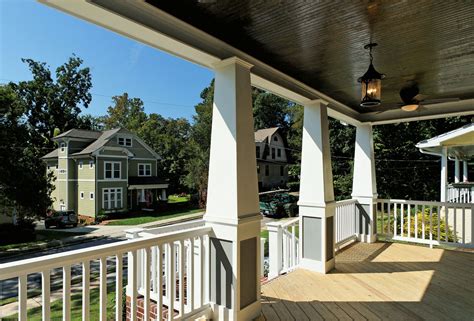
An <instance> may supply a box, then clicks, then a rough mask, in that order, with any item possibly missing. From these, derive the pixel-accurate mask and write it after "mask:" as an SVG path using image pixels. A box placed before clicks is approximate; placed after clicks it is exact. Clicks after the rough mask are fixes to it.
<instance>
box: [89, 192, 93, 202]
mask: <svg viewBox="0 0 474 321" xmlns="http://www.w3.org/2000/svg"><path fill="white" fill-rule="evenodd" d="M89 199H90V200H93V199H94V192H89Z"/></svg>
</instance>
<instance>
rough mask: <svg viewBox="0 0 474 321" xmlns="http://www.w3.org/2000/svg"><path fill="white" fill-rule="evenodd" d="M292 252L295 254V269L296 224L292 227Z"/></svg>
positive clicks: (294, 258)
mask: <svg viewBox="0 0 474 321" xmlns="http://www.w3.org/2000/svg"><path fill="white" fill-rule="evenodd" d="M291 250H292V252H293V253H292V254H293V262H292V264H293V267H295V266H296V234H295V224H293V225H292V226H291Z"/></svg>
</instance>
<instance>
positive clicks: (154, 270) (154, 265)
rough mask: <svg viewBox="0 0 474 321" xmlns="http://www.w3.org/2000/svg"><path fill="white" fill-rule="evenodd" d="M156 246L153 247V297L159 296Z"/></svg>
mask: <svg viewBox="0 0 474 321" xmlns="http://www.w3.org/2000/svg"><path fill="white" fill-rule="evenodd" d="M156 251H157V250H156V246H153V247H152V248H151V292H152V293H153V296H152V299H155V298H156V297H157V296H158V289H157V287H156V283H157V282H158V274H157V273H156V255H157V254H156Z"/></svg>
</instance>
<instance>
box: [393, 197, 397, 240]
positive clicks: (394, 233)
mask: <svg viewBox="0 0 474 321" xmlns="http://www.w3.org/2000/svg"><path fill="white" fill-rule="evenodd" d="M393 219H394V221H393V236H397V221H398V215H397V203H393Z"/></svg>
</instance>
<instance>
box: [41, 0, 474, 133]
mask: <svg viewBox="0 0 474 321" xmlns="http://www.w3.org/2000/svg"><path fill="white" fill-rule="evenodd" d="M40 1H42V2H45V3H47V4H49V5H52V6H55V7H57V8H59V9H61V10H65V11H67V12H69V13H72V14H74V15H77V16H79V17H81V18H83V19H86V20H89V21H92V22H93V23H96V24H99V25H102V26H104V27H106V28H109V29H111V30H114V31H116V32H119V33H121V34H124V35H126V36H129V37H132V38H134V39H137V40H139V41H142V42H144V43H147V44H149V45H152V46H154V47H157V48H160V49H163V50H166V51H168V52H170V53H172V54H175V55H178V56H180V57H183V58H185V59H188V60H190V61H193V62H195V63H198V64H201V65H204V66H206V67H211V66H212V64H213V63H215V62H216V61H219V60H221V59H225V58H228V57H231V56H238V57H240V58H242V59H244V60H247V61H249V62H250V63H252V64H253V65H254V68H253V69H252V73H253V76H252V84H253V85H256V86H258V87H262V88H264V89H267V90H271V91H274V92H275V93H277V94H279V95H281V96H284V97H286V98H289V99H292V100H293V101H296V102H299V103H303V102H304V101H307V100H312V99H318V98H321V99H324V100H327V101H328V102H329V107H330V108H331V110H332V113H330V116H333V117H336V118H339V119H343V120H348V119H344V117H347V118H350V119H352V120H354V121H355V122H372V123H374V124H376V123H384V122H396V121H400V120H415V119H423V118H434V117H445V116H448V114H451V115H455V114H457V115H459V114H474V50H473V49H472V48H473V43H474V23H473V21H474V6H472V4H470V3H469V2H456V3H455V4H453V3H450V2H433V1H416V2H414V1H392V2H381V1H357V2H344V3H343V4H342V3H341V2H337V1H332V2H311V1H309V2H298V1H297V2H295V1H249V0H239V1H231V0H215V1H157V0H143V1H131V0H123V1H107V0H89V1H77V2H75V4H70V3H69V2H65V1H61V0H40ZM79 2H81V3H79ZM91 3H92V4H91ZM99 9H100V11H101V12H102V15H101V14H99V11H97V10H99ZM104 9H105V10H104ZM94 11H97V12H94ZM111 13H112V14H113V15H115V16H119V17H121V18H122V20H121V21H120V23H118V22H119V20H116V21H115V22H114V21H113V20H114V19H115V18H113V17H112V16H111ZM123 18H125V19H123ZM132 24H135V25H139V26H140V27H146V28H147V29H148V30H151V31H154V32H157V33H159V34H160V35H161V36H165V37H167V39H171V40H172V41H174V42H173V43H172V44H168V43H166V41H161V42H159V41H157V39H158V38H155V39H153V37H152V36H151V35H148V33H145V32H141V33H140V32H135V31H134V29H136V26H134V27H133V28H132ZM137 30H138V29H137ZM160 39H163V38H160ZM371 39H372V41H375V42H377V43H379V47H377V49H376V51H375V53H374V55H375V57H374V63H375V66H376V67H377V69H378V70H379V71H381V72H383V73H385V74H386V75H387V77H386V79H385V80H384V81H383V88H382V100H383V104H382V106H380V107H379V108H376V110H374V109H372V110H370V109H361V108H360V107H359V100H360V86H359V84H358V83H357V78H358V77H360V76H361V75H362V74H363V73H364V72H365V71H366V69H367V66H368V56H367V52H366V51H365V50H364V49H363V45H364V44H366V43H368V42H369V41H370V40H371ZM410 80H415V81H416V82H417V83H418V84H419V88H420V93H422V94H424V95H427V98H428V99H441V98H459V99H460V101H457V102H451V103H442V104H435V105H429V106H426V107H423V108H420V109H419V110H418V111H416V112H412V113H409V112H403V111H400V109H399V107H400V103H401V100H400V97H399V91H400V88H401V87H402V86H403V85H405V84H406V82H407V81H410ZM338 116H340V117H338ZM349 122H350V121H349ZM352 123H353V122H352Z"/></svg>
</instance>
